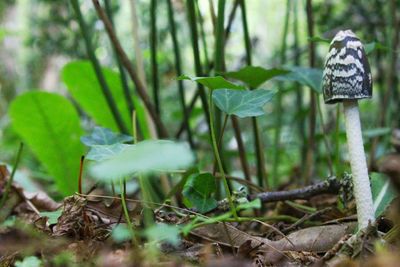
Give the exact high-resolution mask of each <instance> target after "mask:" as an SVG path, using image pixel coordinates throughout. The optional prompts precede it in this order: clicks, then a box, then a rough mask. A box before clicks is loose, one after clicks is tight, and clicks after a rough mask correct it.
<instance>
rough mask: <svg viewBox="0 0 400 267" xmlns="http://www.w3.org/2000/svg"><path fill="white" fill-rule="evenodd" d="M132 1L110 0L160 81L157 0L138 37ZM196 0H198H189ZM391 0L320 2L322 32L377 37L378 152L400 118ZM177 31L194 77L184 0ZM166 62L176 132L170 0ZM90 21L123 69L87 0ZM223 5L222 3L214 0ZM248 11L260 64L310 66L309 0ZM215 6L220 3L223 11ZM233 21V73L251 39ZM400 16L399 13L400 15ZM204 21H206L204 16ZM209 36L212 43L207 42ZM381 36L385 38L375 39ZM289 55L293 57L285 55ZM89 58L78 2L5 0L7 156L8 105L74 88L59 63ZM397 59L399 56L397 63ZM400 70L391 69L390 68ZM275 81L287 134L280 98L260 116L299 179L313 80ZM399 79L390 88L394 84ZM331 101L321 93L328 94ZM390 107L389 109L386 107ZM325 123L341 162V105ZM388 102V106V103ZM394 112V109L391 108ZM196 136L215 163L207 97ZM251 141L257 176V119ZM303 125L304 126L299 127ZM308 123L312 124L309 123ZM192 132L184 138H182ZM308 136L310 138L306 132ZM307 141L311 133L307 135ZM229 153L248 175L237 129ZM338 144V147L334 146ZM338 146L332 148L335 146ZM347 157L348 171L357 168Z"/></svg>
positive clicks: (162, 24)
mask: <svg viewBox="0 0 400 267" xmlns="http://www.w3.org/2000/svg"><path fill="white" fill-rule="evenodd" d="M130 1H132V0H118V1H109V3H110V4H111V9H112V13H113V17H114V23H115V28H116V32H117V35H118V37H119V39H120V41H121V43H122V45H123V47H124V48H125V51H126V52H127V54H128V56H129V57H130V59H131V60H135V52H134V46H135V42H137V45H139V47H140V50H141V53H142V55H143V60H144V73H145V75H146V80H147V82H148V83H149V84H151V80H152V79H151V63H150V61H151V53H150V49H151V43H150V37H149V35H150V26H151V16H150V1H149V0H136V1H135V3H136V9H137V15H138V21H139V40H135V39H134V37H133V34H132V21H133V19H132V9H131V5H130ZM188 1H190V0H188ZM236 2H237V1H235V0H228V1H226V12H225V16H226V18H225V21H229V20H230V16H231V14H232V13H233V12H232V11H233V10H234V9H235V5H236ZM389 2H390V1H384V0H371V1H357V0H350V1H336V0H315V1H313V6H312V8H313V13H314V33H315V34H314V36H319V37H322V38H326V39H329V40H330V39H331V38H332V37H333V36H334V34H335V33H336V32H337V31H338V30H340V29H347V28H351V29H352V30H353V31H354V32H355V33H356V34H357V35H358V36H359V37H360V39H362V40H363V42H364V43H373V42H375V48H376V49H375V50H374V51H373V52H372V53H371V54H370V55H369V61H370V65H371V66H372V73H373V79H374V94H375V97H374V99H373V100H372V101H363V102H362V103H361V104H360V105H361V112H362V122H363V128H364V129H365V130H366V131H365V132H364V133H365V134H366V139H365V143H366V150H367V153H368V152H369V151H370V149H371V147H370V146H371V140H372V138H373V137H375V136H377V135H383V137H384V138H383V139H382V140H381V142H379V144H378V146H377V148H376V150H375V152H374V153H375V156H376V157H377V158H379V156H381V155H382V154H384V153H385V152H386V151H389V150H390V149H391V148H390V144H389V142H388V141H389V137H388V136H389V132H390V129H391V128H396V127H398V126H399V122H400V112H398V105H399V103H400V100H399V92H398V79H397V76H396V75H394V74H395V73H396V72H397V71H398V62H397V56H396V54H397V53H398V50H397V48H398V47H397V44H398V34H397V37H396V31H397V32H398V29H399V26H398V24H399V23H398V17H399V14H397V13H398V10H399V4H398V3H397V4H396V1H392V2H395V8H393V6H392V5H391V4H390V3H389ZM172 3H173V8H174V11H175V21H176V25H177V34H178V39H179V43H180V48H181V54H182V55H181V57H182V62H183V73H184V74H187V75H190V76H195V70H194V67H193V66H194V63H193V54H192V48H191V42H190V39H189V36H190V30H189V23H188V20H187V14H186V7H185V6H186V3H185V1H183V0H173V1H172ZM210 3H213V1H206V0H198V1H197V4H198V8H199V9H198V12H199V13H198V15H200V17H199V21H198V23H199V24H198V25H197V26H198V27H199V30H200V32H201V31H202V30H204V38H205V40H204V42H200V40H199V42H200V43H201V45H200V48H201V51H200V56H201V60H202V64H203V66H204V67H205V68H208V66H210V65H207V62H210V61H212V58H213V53H214V42H215V37H214V29H213V23H212V16H211V13H210ZM157 4H158V7H157V42H158V47H157V65H158V69H159V83H160V88H161V90H160V95H161V102H162V103H163V111H164V112H163V113H162V119H163V121H164V122H165V124H166V125H168V128H169V129H170V130H171V132H176V131H177V129H178V127H179V126H180V123H181V121H182V118H183V114H182V112H181V109H180V106H179V105H178V104H177V103H178V97H177V84H176V80H175V78H176V77H177V76H178V75H177V74H176V72H175V65H174V64H175V63H174V54H173V47H172V41H171V37H170V28H169V24H168V13H167V10H168V9H167V1H157ZM80 5H81V10H82V13H83V15H84V19H85V21H86V23H87V25H88V29H89V31H90V32H91V33H92V37H93V38H92V42H93V45H94V47H95V53H96V55H97V57H98V59H99V60H100V62H101V64H102V65H103V66H107V67H110V68H112V69H114V70H116V71H117V70H118V68H117V64H116V62H115V60H114V55H113V50H112V47H111V46H110V43H109V40H108V37H107V35H106V34H105V30H104V26H103V24H102V22H101V21H100V20H99V19H98V17H97V15H96V12H95V10H94V8H93V5H92V2H91V1H90V0H82V1H80ZM214 5H216V3H215V1H214ZM246 5H247V19H248V24H249V32H250V37H251V44H252V55H253V65H254V66H263V67H265V68H271V67H279V66H281V65H285V66H294V65H299V66H308V65H309V64H308V59H309V54H308V43H309V40H308V38H307V14H306V4H305V1H301V0H287V1H282V0H272V1H264V0H259V1H257V0H250V1H246ZM215 8H216V7H215V6H214V9H215ZM236 9H237V11H236V12H235V13H236V16H235V17H234V18H233V20H232V24H231V28H230V32H229V39H228V41H227V43H226V44H225V65H226V70H227V71H234V70H238V69H240V68H242V67H244V66H245V65H246V63H245V59H246V56H245V47H244V42H243V30H242V21H241V15H240V11H239V8H237V7H236ZM396 18H397V19H396ZM286 19H287V20H288V21H287V23H288V28H287V36H286V38H284V37H283V32H284V27H285V20H286ZM201 21H202V22H203V23H200V22H201ZM204 44H205V46H204ZM376 44H379V45H376ZM327 49H328V45H327V43H325V42H316V64H315V67H317V68H320V69H322V68H323V63H324V59H325V55H326V53H327ZM282 54H284V55H285V56H284V57H283V58H284V61H283V62H282ZM76 59H87V54H86V50H85V47H84V42H83V38H82V35H81V32H80V30H79V25H78V23H77V21H76V19H75V14H74V12H73V10H72V8H71V6H70V4H69V1H63V0H2V1H0V147H1V153H0V161H4V162H11V159H12V158H13V156H14V154H15V151H16V148H17V146H18V143H19V138H18V137H17V136H16V134H15V132H14V131H13V129H12V127H11V125H10V120H9V118H8V115H7V110H8V105H9V103H10V102H11V101H12V99H14V98H15V96H17V95H19V94H21V93H23V92H25V91H29V90H32V89H35V88H40V89H41V90H45V91H50V92H58V93H60V94H63V95H66V96H67V97H69V96H68V94H67V91H66V90H65V85H64V84H63V83H62V82H61V80H60V70H61V69H62V67H63V66H64V65H65V64H66V63H68V62H69V61H72V60H76ZM393 61H395V62H393ZM393 68H394V69H395V71H394V72H393V71H392V72H391V71H389V70H390V69H393ZM264 86H265V87H268V88H276V87H279V89H280V90H282V92H283V102H282V103H283V110H282V132H281V134H280V144H279V146H278V147H277V148H275V147H274V146H273V142H274V139H273V137H274V131H275V128H274V127H275V119H274V118H275V117H276V116H277V114H276V110H275V109H274V106H273V105H269V106H268V107H267V109H268V110H267V115H266V116H263V117H261V118H259V123H260V129H261V131H260V132H261V133H262V134H261V136H262V141H263V144H264V154H265V165H266V169H267V172H268V173H270V171H271V169H272V163H273V161H272V155H274V153H275V152H276V151H274V150H275V149H278V150H279V151H278V153H280V155H281V156H280V162H279V166H278V173H279V177H280V182H281V183H283V182H287V181H292V180H293V179H299V178H300V176H301V173H302V169H303V168H304V154H303V152H301V151H300V152H299V150H301V147H302V146H304V142H305V141H306V140H305V139H302V138H301V137H299V134H298V132H297V130H296V129H295V127H297V126H295V125H296V124H298V122H299V121H300V124H302V127H303V129H307V127H308V126H307V123H308V121H307V120H306V117H307V115H308V114H309V112H310V106H309V101H310V99H309V93H308V90H307V88H306V87H304V86H303V87H299V86H298V85H294V84H293V83H279V82H270V83H268V85H264ZM388 86H390V87H391V88H388ZM185 90H186V98H187V99H186V102H187V103H188V102H189V101H190V99H191V98H192V96H193V95H194V93H195V84H192V83H190V82H185ZM387 91H390V92H392V93H391V95H390V96H391V97H390V98H389V103H386V104H387V105H386V106H383V104H384V103H385V102H384V101H385V100H384V99H385V95H386V94H387V93H386V92H387ZM296 92H300V94H301V95H302V100H301V101H302V106H300V107H297V106H296V97H297V95H298V94H297V93H296ZM318 101H320V102H321V104H322V97H320V98H319V100H318ZM386 108H388V110H386ZM322 109H323V115H324V119H325V121H324V125H323V127H325V129H326V131H327V132H328V133H329V140H330V141H331V142H332V144H333V143H334V141H333V138H336V139H337V140H338V141H339V142H340V145H341V146H340V150H339V153H340V155H336V156H337V157H339V158H340V159H341V160H346V149H345V147H344V146H345V135H344V125H342V124H340V129H342V131H340V135H339V136H335V135H334V130H335V123H336V107H334V106H325V105H323V104H322ZM383 109H385V110H383ZM80 112H81V115H82V118H83V120H82V124H83V127H84V128H85V129H91V128H92V127H93V123H92V122H90V120H89V119H88V118H87V117H86V116H85V114H83V112H82V111H80ZM382 112H385V116H387V117H386V119H385V120H384V123H383V124H382V123H380V122H379V119H378V118H379V115H378V114H381V113H382ZM388 114H389V115H388ZM190 122H191V125H192V127H193V132H194V135H195V136H196V139H197V140H199V149H198V151H197V154H198V158H199V161H200V166H201V167H205V166H209V165H210V163H212V162H211V161H212V159H211V157H210V156H209V155H210V153H211V147H210V146H209V145H208V139H207V138H208V136H207V131H206V130H205V127H204V126H205V121H204V118H203V114H202V112H201V105H200V104H198V105H196V106H195V108H194V110H193V112H192V114H191V119H190ZM241 123H242V127H241V128H242V130H243V133H242V135H243V139H244V142H245V144H246V148H247V150H246V151H247V153H248V158H249V162H250V163H251V166H252V170H251V172H252V174H253V175H255V172H256V171H255V170H254V165H255V152H254V149H253V145H252V143H253V135H252V133H251V131H250V130H248V129H250V128H251V126H250V120H246V121H243V122H241ZM317 124H318V125H317V127H316V144H317V145H316V146H315V159H314V164H315V168H314V169H315V171H314V175H313V176H314V177H326V176H327V175H328V173H329V172H328V168H327V157H332V156H334V155H329V152H328V151H326V148H325V146H324V144H323V132H322V127H321V121H320V120H319V119H317ZM300 127H301V126H300ZM303 131H304V130H303ZM182 138H183V137H182ZM303 138H304V137H303ZM305 138H306V139H307V138H308V137H307V136H305ZM224 143H225V146H226V148H225V151H224V153H225V157H226V158H227V159H229V161H228V163H227V164H228V165H230V168H229V170H230V173H231V174H232V175H237V176H242V173H241V171H240V167H238V162H237V161H238V160H237V154H236V152H235V151H236V149H237V148H236V146H237V145H236V143H235V140H234V133H233V131H231V130H228V131H226V133H225V136H224ZM335 152H336V151H335ZM331 153H333V152H331ZM22 166H25V167H28V168H27V169H29V170H35V171H34V172H33V173H32V175H33V176H34V177H36V178H38V179H40V181H42V182H43V183H47V182H48V181H50V178H49V177H48V175H46V173H45V171H43V169H42V167H41V166H40V164H39V163H38V161H37V160H36V159H35V157H33V156H32V154H30V153H29V150H27V151H26V154H25V156H24V158H23V161H22ZM348 169H349V167H348V165H343V170H342V171H345V170H348Z"/></svg>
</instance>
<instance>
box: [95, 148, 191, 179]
mask: <svg viewBox="0 0 400 267" xmlns="http://www.w3.org/2000/svg"><path fill="white" fill-rule="evenodd" d="M125 146H126V148H125V149H123V150H122V151H121V152H119V153H117V154H115V155H113V156H111V157H109V158H107V159H106V160H104V161H101V162H98V163H95V164H94V165H93V166H92V167H91V173H92V174H93V176H94V177H95V178H97V179H98V180H101V181H110V180H114V179H120V178H123V177H129V176H132V175H135V174H138V173H142V174H143V173H151V172H173V171H176V170H180V169H183V168H187V167H189V166H190V165H191V164H192V163H193V161H194V156H193V154H192V152H191V151H190V149H189V147H188V146H187V145H186V144H184V143H177V142H173V141H168V140H147V141H142V142H139V143H137V144H135V145H125Z"/></svg>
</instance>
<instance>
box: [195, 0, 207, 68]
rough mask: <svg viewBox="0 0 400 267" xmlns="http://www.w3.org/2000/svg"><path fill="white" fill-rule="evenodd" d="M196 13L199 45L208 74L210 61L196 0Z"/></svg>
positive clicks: (202, 22) (201, 17)
mask: <svg viewBox="0 0 400 267" xmlns="http://www.w3.org/2000/svg"><path fill="white" fill-rule="evenodd" d="M196 11H197V15H198V16H199V26H200V37H201V43H202V45H203V54H204V63H205V66H206V73H208V72H209V68H210V60H209V59H208V49H207V40H206V33H205V31H204V20H203V16H202V15H201V12H200V8H199V2H198V0H196Z"/></svg>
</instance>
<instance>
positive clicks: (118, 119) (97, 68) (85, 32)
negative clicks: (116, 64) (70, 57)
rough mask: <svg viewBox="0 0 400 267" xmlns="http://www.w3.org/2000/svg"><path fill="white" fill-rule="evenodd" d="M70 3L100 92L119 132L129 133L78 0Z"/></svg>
mask: <svg viewBox="0 0 400 267" xmlns="http://www.w3.org/2000/svg"><path fill="white" fill-rule="evenodd" d="M71 4H72V8H73V9H74V12H75V15H76V18H77V20H78V23H79V27H80V29H81V32H82V35H83V39H84V41H85V45H86V51H87V54H88V56H89V59H90V61H91V62H92V65H93V69H94V71H95V73H96V77H97V80H98V81H99V84H100V88H101V92H102V93H103V95H104V98H105V99H106V102H107V104H108V107H109V108H110V111H111V113H112V115H113V117H114V120H115V122H116V124H117V126H118V128H119V129H120V131H121V132H123V133H125V134H128V133H129V131H128V128H127V127H126V125H125V124H124V122H123V120H122V117H121V114H120V113H119V110H118V108H117V105H116V103H115V101H114V99H113V96H112V94H111V90H110V88H109V87H108V84H107V82H106V79H105V77H104V75H103V72H102V71H101V66H100V63H99V61H98V60H97V57H96V55H95V53H94V47H93V45H92V42H91V36H90V33H89V30H88V28H87V26H86V23H85V21H84V20H83V17H82V13H81V9H80V7H79V4H78V0H71Z"/></svg>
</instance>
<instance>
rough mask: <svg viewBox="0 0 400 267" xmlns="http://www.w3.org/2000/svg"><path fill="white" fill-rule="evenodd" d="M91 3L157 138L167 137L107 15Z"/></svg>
mask: <svg viewBox="0 0 400 267" xmlns="http://www.w3.org/2000/svg"><path fill="white" fill-rule="evenodd" d="M73 1H77V0H73ZM92 2H93V5H94V7H95V9H96V12H97V14H98V16H99V18H100V19H101V20H102V21H103V23H104V26H105V28H106V30H107V33H108V35H109V37H110V40H111V42H112V43H113V45H114V46H115V49H116V50H117V53H118V55H119V56H120V58H121V62H122V64H123V65H124V67H125V69H126V70H127V72H128V74H129V76H130V77H131V79H132V81H133V82H134V84H135V86H136V90H137V92H138V94H139V96H140V98H141V99H142V101H143V103H144V105H145V106H146V108H147V110H148V112H149V114H150V116H151V118H152V119H153V121H154V123H155V125H156V127H157V132H158V135H159V137H162V138H164V137H168V132H167V128H166V127H165V125H164V123H163V122H162V121H161V119H160V117H159V116H158V114H157V112H156V110H155V108H154V106H153V104H152V103H151V100H150V97H149V95H148V94H147V90H146V88H145V86H144V85H143V83H142V81H141V80H140V79H139V76H138V75H137V73H136V71H135V70H134V68H133V66H132V64H131V62H130V60H129V58H128V56H127V55H126V53H125V51H124V49H123V48H122V46H121V44H120V42H119V40H118V38H117V36H116V34H115V32H114V30H113V28H112V26H111V23H110V20H109V19H108V17H107V15H106V14H105V13H104V11H103V9H102V8H101V6H100V3H99V1H98V0H92Z"/></svg>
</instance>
